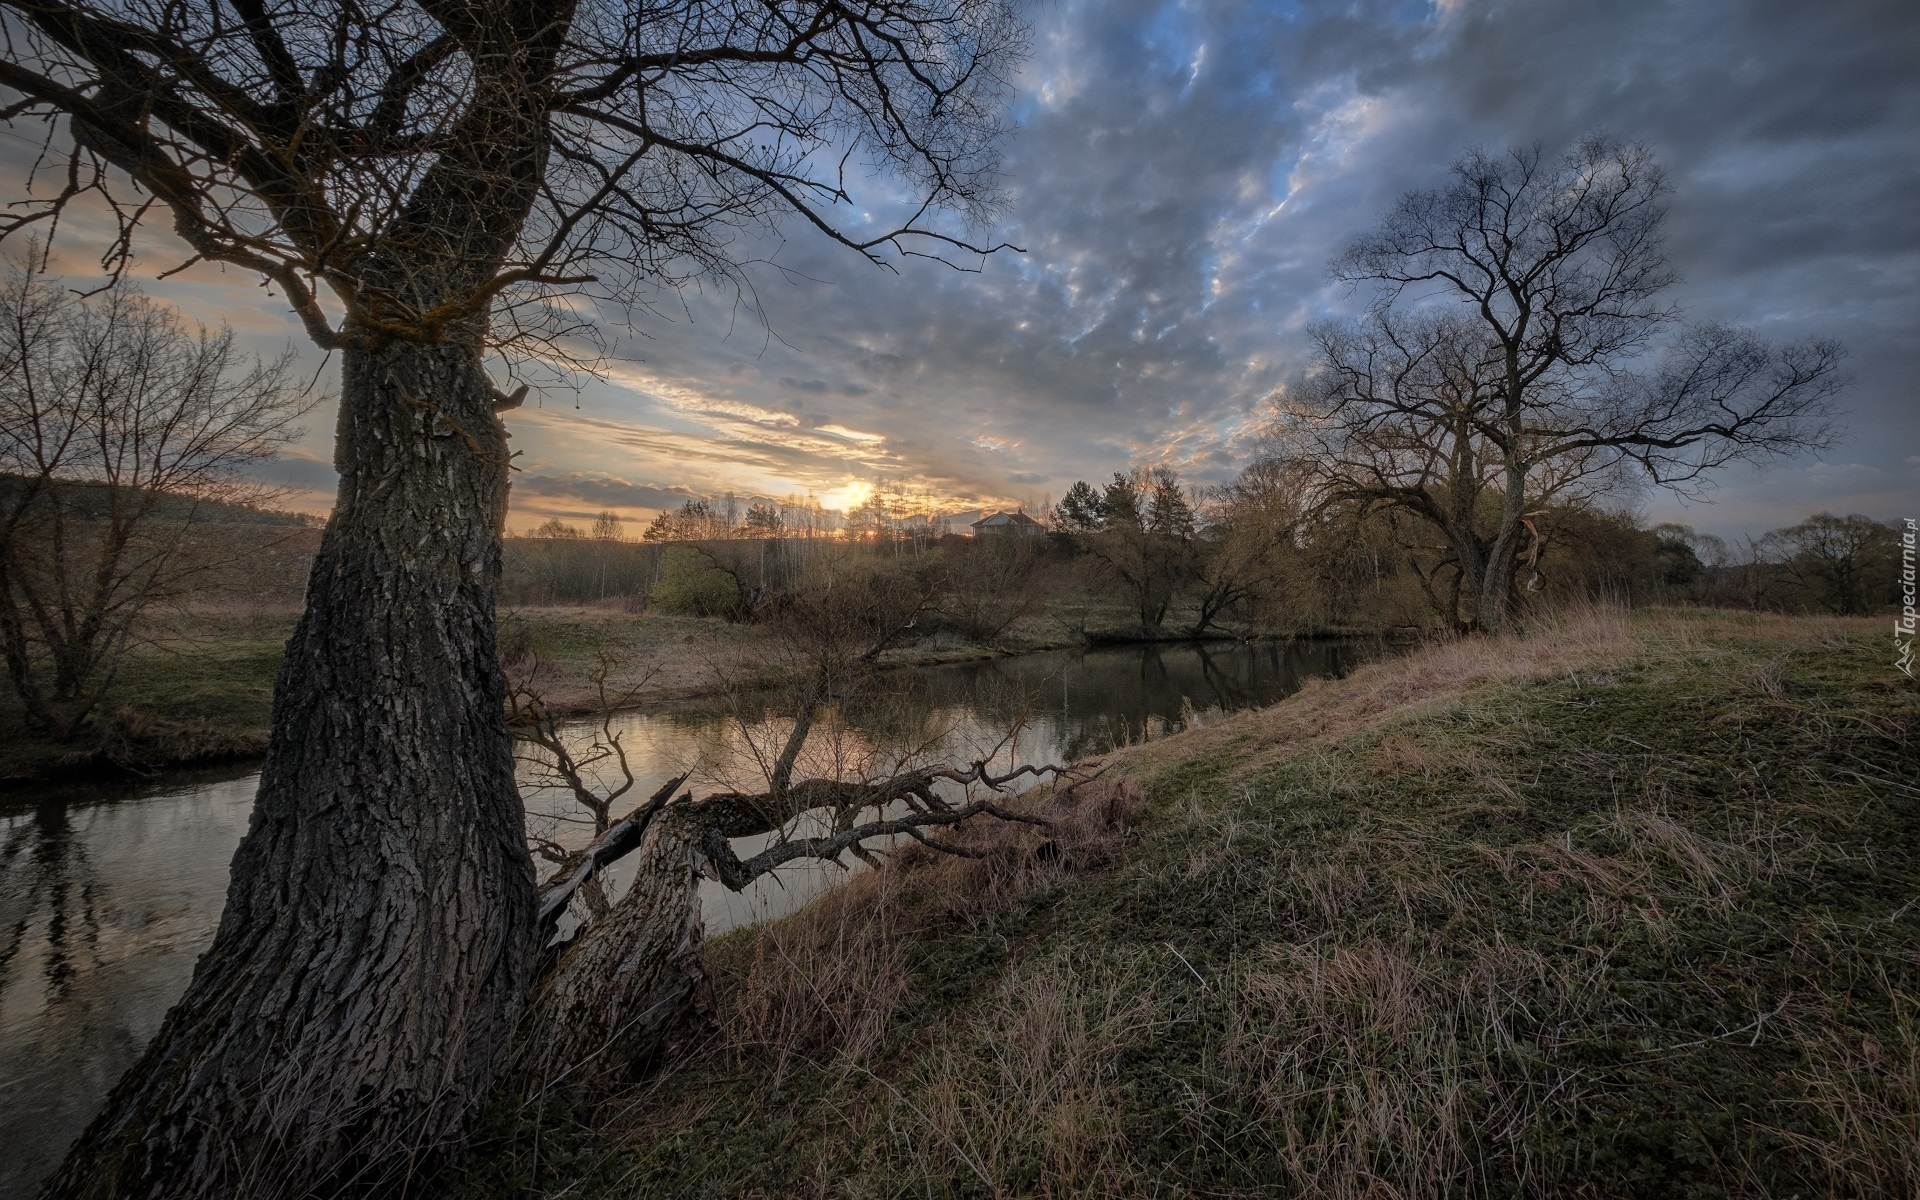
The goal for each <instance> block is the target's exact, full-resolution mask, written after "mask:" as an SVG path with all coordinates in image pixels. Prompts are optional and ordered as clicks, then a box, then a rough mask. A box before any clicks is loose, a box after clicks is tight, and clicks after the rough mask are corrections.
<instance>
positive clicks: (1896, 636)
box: [1893, 517, 1915, 679]
mask: <svg viewBox="0 0 1920 1200" xmlns="http://www.w3.org/2000/svg"><path fill="white" fill-rule="evenodd" d="M1914 533H1915V530H1914V521H1913V518H1912V517H1908V518H1907V527H1906V528H1905V529H1904V530H1902V531H1901V533H1900V615H1899V616H1897V617H1895V618H1894V620H1893V665H1894V666H1896V667H1899V668H1900V669H1901V670H1902V671H1905V672H1906V673H1907V678H1908V679H1912V678H1913V677H1914V676H1913V632H1914V611H1913V610H1914V579H1913V542H1914Z"/></svg>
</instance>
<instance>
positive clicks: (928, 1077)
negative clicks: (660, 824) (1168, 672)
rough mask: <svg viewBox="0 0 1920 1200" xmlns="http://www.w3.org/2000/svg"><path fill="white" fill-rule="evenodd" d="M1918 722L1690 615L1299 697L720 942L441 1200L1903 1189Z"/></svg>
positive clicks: (1849, 650)
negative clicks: (966, 855) (611, 1086)
mask: <svg viewBox="0 0 1920 1200" xmlns="http://www.w3.org/2000/svg"><path fill="white" fill-rule="evenodd" d="M1917 698H1920V691H1916V689H1915V687H1914V685H1913V683H1912V682H1911V681H1910V680H1908V679H1907V678H1906V677H1904V676H1902V675H1900V674H1898V673H1897V672H1896V671H1895V670H1894V668H1893V667H1892V665H1891V661H1890V655H1889V653H1888V649H1887V644H1886V639H1885V638H1884V636H1882V633H1881V631H1880V630H1879V629H1878V628H1877V627H1875V626H1869V625H1867V624H1865V623H1864V622H1845V621H1839V620H1814V619H1790V618H1779V617H1771V616H1750V615H1744V614H1728V613H1711V612H1709V613H1697V612H1695V613H1675V612H1667V613H1655V614H1638V615H1635V616H1632V617H1623V616H1618V615H1611V614H1604V613H1603V614H1597V615H1593V616H1589V617H1586V618H1583V619H1579V620H1571V621H1566V622H1561V623H1557V624H1554V625H1550V626H1548V627H1546V628H1541V629H1538V630H1536V631H1535V632H1534V633H1533V634H1532V635H1531V636H1528V637H1524V638H1517V637H1516V638H1503V639H1487V640H1478V641H1467V642H1455V643H1450V644H1445V645H1438V646H1434V647H1431V648H1428V649H1426V650H1423V651H1421V652H1418V653H1417V654H1415V655H1414V656H1412V657H1411V658H1409V659H1404V660H1397V661H1390V662H1384V663H1379V664H1375V665H1373V666H1369V667H1366V668H1363V669H1362V670H1360V671H1358V672H1356V673H1355V674H1354V675H1353V676H1351V677H1349V678H1347V679H1345V680H1341V681H1338V682H1332V683H1319V684H1314V685H1310V686H1309V687H1308V688H1307V689H1306V690H1305V691H1303V692H1301V693H1300V694H1298V695H1296V696H1294V697H1292V698H1290V699H1288V700H1286V701H1284V702H1282V703H1280V704H1278V705H1276V706H1274V707H1272V708H1269V709H1266V710H1262V711H1259V712H1253V713H1247V714H1242V715H1240V716H1237V717H1234V718H1230V719H1226V720H1222V721H1220V722H1219V723H1217V724H1215V725H1213V726H1210V727H1208V728H1204V729H1200V730H1196V731H1192V732H1189V733H1185V734H1181V735H1178V736H1175V737H1170V738H1166V739H1164V740H1162V741H1158V742H1153V743H1148V744H1146V745H1143V746H1138V747H1134V748H1131V749H1128V750H1124V751H1121V752H1119V753H1118V754H1116V755H1114V756H1113V757H1112V759H1111V760H1110V761H1109V762H1108V763H1107V764H1106V765H1107V766H1108V767H1109V770H1110V773H1109V775H1108V776H1107V777H1106V779H1104V780H1103V781H1102V782H1101V783H1100V784H1098V785H1093V786H1094V787H1095V788H1096V790H1099V789H1104V790H1100V791H1099V796H1100V798H1099V799H1098V801H1097V802H1096V801H1094V800H1090V799H1086V798H1084V797H1083V798H1082V799H1080V800H1078V801H1062V800H1059V799H1056V800H1054V801H1050V802H1049V803H1050V804H1051V805H1052V806H1053V809H1054V811H1056V812H1057V813H1063V814H1066V817H1067V819H1064V820H1062V821H1061V822H1060V823H1059V824H1058V825H1057V826H1056V828H1055V829H1054V830H1053V831H1051V836H1049V835H1048V834H1044V833H1039V832H1029V831H1027V830H1025V829H1024V828H1021V829H1012V828H1007V827H1001V828H997V829H991V830H978V831H976V832H975V833H974V835H973V836H974V837H975V839H976V843H975V845H976V849H977V850H978V851H979V852H980V853H981V854H982V855H983V857H982V858H980V859H977V860H966V859H953V858H946V857H933V856H930V855H929V854H926V853H919V852H916V853H911V854H903V855H901V856H899V857H898V858H896V859H895V860H894V861H893V862H892V863H891V864H890V865H889V866H888V867H887V868H886V869H884V870H881V871H877V872H869V873H865V874H863V875H860V876H856V877H855V878H854V879H852V880H851V881H850V882H849V883H848V884H847V885H845V886H844V887H842V888H840V889H837V890H836V891H835V892H834V893H830V894H829V897H828V898H827V899H826V900H825V901H823V902H820V903H816V904H815V905H813V906H811V907H809V908H808V909H806V910H803V911H802V912H801V913H800V914H799V915H798V916H796V917H794V918H791V919H789V920H787V921H784V922H780V923H777V924H773V925H769V926H763V927H759V928H756V929H750V930H745V931H741V932H739V933H736V934H734V935H731V936H729V937H727V938H723V939H719V940H718V941H716V942H715V943H714V945H713V947H712V953H711V957H712V966H713V970H714V975H715V1013H716V1020H715V1023H714V1025H713V1026H712V1028H711V1029H710V1030H709V1031H708V1032H707V1033H706V1034H705V1035H704V1037H703V1038H702V1039H701V1040H700V1041H698V1042H697V1043H696V1044H694V1045H693V1046H692V1048H691V1049H689V1050H688V1051H687V1053H686V1054H685V1055H684V1056H683V1057H682V1058H681V1059H680V1060H679V1061H678V1062H676V1063H674V1064H673V1065H671V1066H670V1067H669V1069H667V1070H666V1071H665V1072H663V1073H661V1074H659V1075H657V1076H656V1077H654V1078H653V1079H651V1080H648V1081H645V1082H644V1083H643V1084H642V1085H641V1086H638V1087H636V1088H635V1089H634V1090H633V1091H632V1092H631V1093H628V1094H623V1095H619V1096H607V1095H595V1096H578V1095H576V1096H573V1097H569V1098H564V1099H562V1098H556V1097H549V1098H548V1099H547V1100H546V1101H545V1102H543V1103H541V1104H538V1105H532V1106H525V1107H522V1106H515V1105H509V1104H506V1103H505V1102H502V1104H501V1105H500V1106H499V1107H498V1108H497V1109H496V1111H495V1112H494V1114H493V1116H492V1118H491V1120H490V1122H489V1124H488V1126H487V1130H486V1138H485V1140H484V1143H483V1146H482V1149H481V1153H480V1154H479V1155H478V1156H477V1157H476V1158H475V1159H474V1160H473V1161H471V1162H470V1163H469V1164H468V1166H467V1168H466V1169H465V1172H464V1174H463V1175H462V1176H461V1177H460V1178H459V1179H457V1180H454V1181H451V1187H452V1191H453V1192H454V1193H455V1194H459V1195H471V1196H505V1195H535V1194H537V1195H552V1194H558V1193H561V1192H565V1194H567V1195H569V1196H622V1197H643V1196H645V1197H652V1196H672V1197H707V1196H713V1197H721V1196H764V1197H803V1196H804V1197H814V1196H818V1197H826V1196H836V1197H839V1196H860V1197H865V1196H876V1197H877V1196H889V1197H890V1196H901V1197H906V1196H943V1197H948V1196H983V1197H985V1196H993V1197H1001V1196H1005V1197H1014V1196H1044V1197H1065V1196H1168V1197H1172V1196H1196V1195H1208V1196H1268V1195H1275V1196H1279V1195H1305V1196H1326V1197H1347V1196H1352V1197H1359V1196H1430V1195H1431V1196H1439V1195H1448V1196H1454V1195H1458V1196H1505V1195H1592V1196H1614V1195H1640V1196H1649V1195H1657V1196H1664V1195H1674V1196H1678V1195H1699V1196H1706V1195H1737V1196H1787V1195H1795V1194H1798V1195H1803V1196H1806V1195H1834V1196H1839V1195H1859V1196H1866V1195H1892V1194H1902V1195H1911V1194H1913V1193H1914V1191H1915V1189H1916V1188H1920V900H1917V899H1916V898H1917V897H1920V788H1916V784H1915V781H1916V778H1920V772H1917V771H1916V770H1915V767H1916V765H1917V764H1920V755H1917V754H1916V753H1915V745H1914V735H1915V729H1916V724H1920V720H1917V718H1920V702H1917ZM1076 803H1077V804H1079V805H1081V809H1080V811H1078V812H1077V813H1074V812H1073V811H1072V810H1073V806H1074V804H1076ZM1089 804H1091V805H1094V806H1095V807H1096V808H1097V809H1098V810H1099V811H1097V812H1091V811H1088V810H1087V809H1086V806H1087V805H1089ZM1133 805H1138V806H1139V807H1138V809H1137V811H1132V812H1129V811H1128V810H1129V808H1130V807H1131V806H1133ZM1043 838H1044V839H1046V840H1045V841H1044V842H1043V841H1042V839H1043Z"/></svg>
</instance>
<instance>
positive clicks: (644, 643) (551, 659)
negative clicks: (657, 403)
mask: <svg viewBox="0 0 1920 1200" xmlns="http://www.w3.org/2000/svg"><path fill="white" fill-rule="evenodd" d="M298 618H299V613H298V611H297V610H296V609H292V608H286V607H278V608H264V607H259V606H234V607H226V608H203V609H198V610H195V611H193V612H191V613H188V614H185V615H182V616H177V617H174V618H171V619H169V620H167V621H165V622H163V623H160V624H159V625H157V627H156V628H154V629H153V630H152V631H151V633H150V636H149V637H148V639H147V640H146V641H145V642H144V643H143V644H142V645H141V646H139V647H137V648H136V649H134V650H132V651H130V652H129V653H128V655H127V657H126V660H125V662H124V664H123V665H122V667H121V670H120V673H119V676H118V678H117V679H116V681H115V685H114V687H113V690H112V692H111V693H110V695H109V697H108V700H107V703H106V704H104V705H103V706H102V710H101V715H100V717H99V718H98V719H97V720H96V722H95V725H96V728H95V729H94V730H93V731H92V732H91V733H90V734H89V735H88V736H86V737H84V738H83V739H81V740H79V741H77V742H75V743H59V742H55V741H52V740H50V739H48V738H46V737H44V736H42V735H40V734H39V733H37V732H36V731H34V730H31V729H29V728H28V727H27V725H26V723H25V721H24V719H23V715H22V713H21V711H20V708H19V704H18V701H17V700H15V698H14V697H13V695H12V693H11V692H10V691H5V690H4V689H0V786H6V785H13V784H24V783H39V782H47V781H52V780H61V779H74V778H85V777H89V776H110V775H129V774H132V775H139V774H151V773H154V772H160V771H166V770H172V769H177V768H181V767H188V766H201V765H207V764H211V763H220V762H232V761H244V760H246V759H249V758H256V757H258V756H260V755H261V754H264V753H265V751H266V745H267V732H268V724H269V721H270V718H271V715H272V703H273V682H274V677H275V675H276V674H277V673H278V672H279V669H280V662H281V658H282V654H283V649H284V647H285V644H286V640H287V638H288V637H289V636H290V635H291V634H292V632H293V626H294V623H295V621H296V620H298ZM765 642H766V630H765V629H763V628H761V627H759V626H754V625H736V624H729V623H727V622H725V621H722V620H720V619H718V618H701V617H681V616H671V615H667V614H662V613H652V612H643V613H632V612H627V611H625V610H624V609H623V608H621V607H618V606H611V605H609V606H572V607H555V608H524V609H518V610H514V611H511V612H508V613H505V614H503V615H502V618H501V630H500V644H501V648H502V652H503V654H506V655H508V656H510V657H511V656H513V655H516V654H518V655H523V656H524V655H535V656H537V657H538V659H539V662H540V671H539V675H538V686H539V688H540V691H541V694H542V696H543V698H544V699H545V701H546V702H547V703H548V704H549V705H550V706H551V707H552V708H553V709H554V710H555V711H558V712H560V713H562V714H564V715H579V714H583V713H588V712H592V711H595V710H596V708H597V706H598V704H599V692H598V688H597V685H596V683H595V681H594V679H593V673H594V670H595V668H596V666H597V665H598V664H599V663H600V661H601V656H602V655H603V654H608V655H610V656H611V661H612V662H613V663H614V664H615V666H614V669H613V670H612V672H611V674H610V676H609V680H608V689H609V692H610V694H612V695H614V696H617V697H622V698H624V706H627V707H635V708H643V709H645V708H660V707H664V706H668V705H673V704H678V703H682V702H687V701H696V700H700V699H702V698H705V697H711V696H713V695H715V694H717V693H720V692H723V691H726V690H728V689H730V688H738V687H740V686H741V685H742V683H743V681H744V682H745V683H746V684H748V685H750V686H767V685H771V684H775V683H777V682H779V678H778V675H777V673H775V672H772V671H769V670H768V669H767V668H766V667H765V666H764V665H763V663H762V660H763V659H764V655H763V654H762V651H763V649H764V646H765ZM1079 644H1081V642H1080V639H1078V638H1077V637H1074V636H1072V635H1070V634H1068V633H1067V632H1065V631H1063V630H1060V629H1057V628H1053V627H1051V626H1050V625H1049V624H1048V623H1047V622H1045V621H1040V620H1036V621H1031V622H1024V623H1022V624H1021V625H1019V626H1018V627H1016V628H1014V629H1012V630H1010V631H1008V634H1007V635H1006V636H1005V637H1003V638H1002V639H1000V640H999V641H998V642H997V643H996V644H995V645H991V646H980V645H974V644H972V643H967V642H964V641H961V640H959V639H957V638H953V637H948V636H943V637H938V638H932V639H927V640H923V641H922V642H919V643H916V644H914V645H910V646H906V647H902V648H900V649H896V650H891V651H889V652H887V654H885V655H884V656H883V657H882V660H881V661H882V665H884V666H888V667H904V666H937V665H942V664H946V663H955V662H967V661H972V660H977V659H985V658H994V657H1000V656H1003V655H1007V654H1025V653H1031V652H1033V651H1038V650H1051V649H1059V648H1063V647H1067V646H1073V645H1079Z"/></svg>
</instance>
